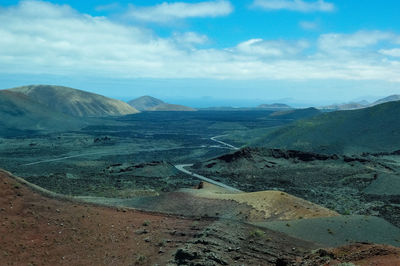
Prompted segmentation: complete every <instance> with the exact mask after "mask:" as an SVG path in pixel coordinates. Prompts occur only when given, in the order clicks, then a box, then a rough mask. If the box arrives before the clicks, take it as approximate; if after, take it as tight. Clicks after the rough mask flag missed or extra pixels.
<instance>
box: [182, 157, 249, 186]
mask: <svg viewBox="0 0 400 266" xmlns="http://www.w3.org/2000/svg"><path fill="white" fill-rule="evenodd" d="M192 165H193V164H178V165H175V168H176V169H178V170H179V171H181V172H183V173H185V174H188V175H191V176H194V177H196V178H198V179H201V180H203V181H206V182H208V183H211V184H214V185H216V186H219V187H222V188H225V189H227V190H229V191H232V192H243V191H241V190H239V189H236V188H234V187H231V186H228V185H225V184H224V183H221V182H218V181H215V180H212V179H210V178H207V177H205V176H202V175H198V174H195V173H193V172H190V171H189V170H186V169H185V167H190V166H192Z"/></svg>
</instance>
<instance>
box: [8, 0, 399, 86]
mask: <svg viewBox="0 0 400 266" xmlns="http://www.w3.org/2000/svg"><path fill="white" fill-rule="evenodd" d="M0 25H2V26H1V27H0V36H1V38H0V74H62V75H70V76H78V77H79V76H89V77H93V78H96V77H112V78H174V79H181V78H205V79H231V80H237V79H243V80H250V79H266V80H279V79H286V80H313V79H341V80H372V79H374V80H384V81H396V82H400V76H399V74H398V73H400V61H398V60H397V61H396V58H391V60H385V59H386V56H385V55H382V54H381V53H379V52H377V51H379V49H380V48H379V47H377V44H378V43H380V42H384V44H385V47H389V48H390V47H391V46H390V45H393V43H395V42H396V41H397V40H398V39H399V37H400V36H398V35H395V34H393V33H387V32H380V31H369V32H356V33H354V34H325V35H321V37H320V39H319V40H318V41H317V42H311V41H309V42H305V41H301V40H299V41H285V40H263V39H250V40H247V41H243V42H241V43H239V44H237V45H234V46H233V47H227V48H225V49H217V48H214V49H211V48H201V45H203V44H204V43H207V42H208V38H207V36H204V35H201V34H198V33H194V32H181V33H175V34H173V35H172V36H170V37H168V38H161V37H159V36H157V35H155V33H154V32H152V31H150V30H148V29H145V28H142V27H137V26H132V25H124V24H120V23H116V22H113V21H111V20H109V19H107V18H105V17H93V16H89V15H84V14H80V13H78V12H76V11H74V10H73V9H71V8H69V7H68V6H60V5H54V4H50V3H46V2H39V1H25V2H21V3H20V4H19V5H17V6H15V7H10V8H3V9H0ZM389 48H385V49H389ZM338 50H339V51H340V52H341V54H338V53H337V51H338ZM342 55H345V56H342Z"/></svg>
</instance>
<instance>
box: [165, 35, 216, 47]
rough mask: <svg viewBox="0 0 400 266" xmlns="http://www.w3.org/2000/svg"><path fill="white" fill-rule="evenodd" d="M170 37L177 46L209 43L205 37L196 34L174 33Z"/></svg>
mask: <svg viewBox="0 0 400 266" xmlns="http://www.w3.org/2000/svg"><path fill="white" fill-rule="evenodd" d="M172 37H173V39H174V40H175V41H176V43H177V44H181V45H186V46H192V45H196V44H197V45H198V44H205V43H207V42H208V41H209V40H208V37H207V36H206V35H203V34H198V33H196V32H185V33H179V32H175V33H174V34H173V36H172Z"/></svg>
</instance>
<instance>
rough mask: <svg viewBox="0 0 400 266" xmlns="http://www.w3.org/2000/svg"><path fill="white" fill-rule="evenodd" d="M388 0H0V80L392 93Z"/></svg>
mask: <svg viewBox="0 0 400 266" xmlns="http://www.w3.org/2000/svg"><path fill="white" fill-rule="evenodd" d="M398 14H400V1H398V0H385V1H381V0H368V1H365V0H237V1H234V0H230V1H229V0H206V1H199V0H196V1H192V0H190V1H189V0H186V1H184V0H182V1H155V0H137V1H135V0H120V1H117V0H116V1H113V0H111V1H108V0H96V1H94V0H93V1H91V0H87V1H78V0H71V1H66V0H52V1H36V0H35V1H33V0H27V1H17V0H0V85H1V86H0V87H1V88H4V89H5V88H10V87H16V86H21V85H28V84H54V85H64V86H70V87H73V88H77V89H82V90H87V91H91V92H96V93H99V94H103V95H105V96H109V97H114V98H118V99H122V100H129V99H132V98H135V97H138V96H142V95H152V96H155V97H159V98H161V99H163V100H167V101H173V102H174V103H181V104H188V105H192V106H195V107H205V106H211V105H233V106H251V105H256V104H261V103H273V102H276V101H279V102H285V103H289V104H292V105H297V106H306V105H324V104H330V103H343V102H349V101H357V100H364V99H366V100H369V101H373V100H375V99H377V98H380V97H384V96H387V95H390V94H400V16H399V15H398Z"/></svg>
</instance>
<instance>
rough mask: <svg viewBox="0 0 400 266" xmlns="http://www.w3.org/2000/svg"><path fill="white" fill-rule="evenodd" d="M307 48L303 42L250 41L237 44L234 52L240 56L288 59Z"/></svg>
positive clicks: (306, 44)
mask: <svg viewBox="0 0 400 266" xmlns="http://www.w3.org/2000/svg"><path fill="white" fill-rule="evenodd" d="M307 47H308V43H307V42H305V41H299V42H295V43H288V42H285V41H265V40H263V39H251V40H248V41H245V42H242V43H239V44H238V45H237V47H236V51H237V52H238V53H239V54H242V55H243V54H244V55H253V56H256V57H290V56H294V55H297V54H299V53H300V52H301V51H302V50H304V49H305V48H307Z"/></svg>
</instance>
